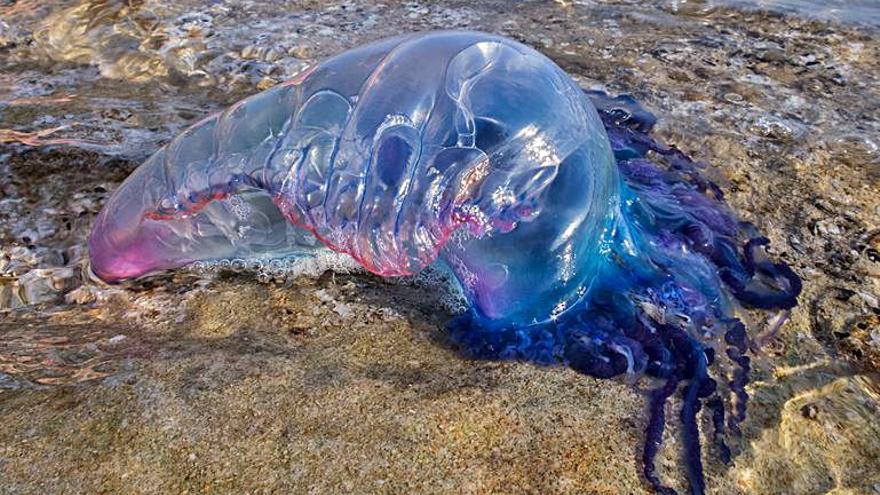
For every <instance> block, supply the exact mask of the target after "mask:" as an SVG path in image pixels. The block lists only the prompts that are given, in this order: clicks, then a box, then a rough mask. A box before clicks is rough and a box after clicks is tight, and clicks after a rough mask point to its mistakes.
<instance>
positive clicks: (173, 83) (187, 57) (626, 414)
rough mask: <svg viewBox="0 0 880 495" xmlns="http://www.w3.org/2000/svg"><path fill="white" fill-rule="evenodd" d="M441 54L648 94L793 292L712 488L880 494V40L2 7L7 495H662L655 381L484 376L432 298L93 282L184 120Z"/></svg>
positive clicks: (562, 24)
mask: <svg viewBox="0 0 880 495" xmlns="http://www.w3.org/2000/svg"><path fill="white" fill-rule="evenodd" d="M425 29H479V30H485V31H491V32H498V33H501V34H505V35H507V36H511V37H513V38H516V39H518V40H520V41H522V42H525V43H528V44H530V45H532V46H535V47H536V48H538V49H540V50H541V51H542V52H544V53H546V54H547V55H548V56H550V57H551V58H553V59H554V60H555V61H556V62H557V63H559V64H560V65H561V66H562V67H563V68H565V69H566V70H567V71H569V73H571V74H573V75H574V76H576V77H577V79H578V81H579V82H580V83H581V84H582V85H583V86H585V87H599V88H605V89H606V90H608V91H610V92H629V93H632V94H634V95H635V96H636V97H637V98H638V99H639V100H640V101H643V102H645V103H646V104H647V105H648V106H649V107H650V108H651V109H652V110H654V111H655V112H656V113H657V114H658V116H659V117H660V119H661V121H660V126H659V129H658V132H659V134H660V135H661V136H662V139H663V140H664V141H666V142H669V143H675V144H676V145H677V146H679V147H680V148H682V149H683V150H685V151H686V152H687V153H689V154H690V155H692V156H694V157H696V158H698V159H700V160H703V161H706V162H709V163H711V164H713V165H714V167H713V169H712V170H711V172H710V173H711V174H712V176H713V178H714V179H716V180H717V181H718V182H719V183H720V184H721V186H722V188H723V189H724V190H725V192H726V193H727V195H728V200H729V201H730V203H731V204H732V206H733V207H734V209H735V210H737V211H738V212H739V213H740V214H741V215H742V217H743V218H744V219H746V220H749V221H752V222H753V223H755V224H757V225H758V226H759V227H760V228H761V230H762V231H764V232H766V233H768V235H769V236H770V237H771V239H772V241H773V245H772V249H773V251H774V253H775V255H776V256H778V257H780V258H782V259H785V260H786V261H787V262H788V263H789V264H791V266H792V267H793V268H794V269H795V270H796V271H797V272H798V274H799V275H800V276H801V277H803V279H804V281H805V284H804V293H803V295H802V296H801V304H800V306H798V307H797V308H796V309H795V310H794V312H793V313H792V315H791V320H790V321H789V322H788V323H787V324H786V325H785V326H784V327H783V328H782V329H781V331H780V333H779V335H778V337H777V338H776V339H775V340H773V341H772V342H771V343H769V344H767V345H766V346H765V347H764V348H763V353H762V355H760V356H759V357H757V359H756V365H755V367H756V370H755V372H754V374H753V382H752V384H751V386H750V388H749V391H750V394H751V395H752V397H753V400H752V402H751V403H750V409H749V419H748V420H747V421H746V423H745V424H744V425H743V436H742V437H741V438H739V439H731V443H732V446H733V448H734V460H733V463H732V464H731V465H730V466H725V465H723V464H721V463H720V462H719V461H718V460H717V455H716V454H717V453H716V452H713V451H712V449H707V452H706V465H707V470H708V480H707V481H708V485H709V491H710V493H718V494H721V493H723V494H729V493H744V494H746V493H748V494H751V493H760V494H776V493H778V494H813V493H816V494H819V493H828V492H833V493H839V494H864V493H867V494H870V493H880V440H878V438H880V405H878V404H880V402H878V401H880V385H878V383H880V381H878V378H877V376H878V371H880V225H878V223H877V218H880V191H878V187H880V151H878V139H880V138H878V136H880V132H878V131H880V122H878V120H877V118H876V116H877V115H878V110H880V90H878V88H880V85H878V80H877V79H878V75H880V70H878V68H880V43H878V41H877V40H878V33H877V31H876V30H873V31H872V30H871V29H870V28H855V27H846V26H842V25H833V24H823V23H820V22H817V21H807V20H798V19H795V18H791V17H782V16H779V15H775V14H771V13H766V12H764V13H762V12H743V11H738V10H731V9H728V8H721V7H714V6H711V5H707V4H705V3H701V2H681V1H659V2H653V3H645V2H624V1H609V2H590V1H583V2H578V1H566V2H563V1H559V2H552V3H551V2H518V3H517V4H516V6H515V8H512V7H511V6H510V4H509V3H507V2H501V1H489V2H393V1H392V2H386V3H382V4H378V3H373V2H363V3H358V2H332V1H293V2H249V1H232V0H223V1H219V2H211V3H209V4H208V3H206V5H201V4H200V3H198V2H193V1H190V0H182V1H175V2H167V1H165V0H140V1H130V2H113V1H98V0H95V1H89V2H71V1H68V2H40V1H36V0H18V1H15V0H13V1H12V2H8V1H7V2H2V3H0V308H2V309H0V473H2V476H0V492H2V493H90V492H101V493H201V492H212V493H245V492H250V493H590V494H593V493H595V494H604V493H607V494H617V493H643V492H644V491H645V488H644V484H643V483H642V481H641V480H640V479H639V475H638V460H637V459H638V458H639V455H640V453H639V445H640V442H641V438H642V431H643V429H644V426H645V424H644V418H645V416H644V414H643V408H644V401H643V395H642V394H641V393H640V392H639V387H646V386H649V385H650V384H647V383H644V384H639V386H638V387H633V386H630V385H628V384H625V383H618V382H611V381H596V380H593V379H590V378H587V377H583V376H579V375H577V374H576V373H574V372H572V371H570V370H565V369H554V368H549V369H548V368H537V367H534V366H530V365H526V364H518V363H487V362H474V361H469V360H465V359H463V358H462V357H460V356H459V355H458V354H457V353H456V352H455V349H453V348H451V347H450V346H449V344H448V342H447V339H446V337H445V334H444V331H443V324H444V322H445V321H446V319H448V318H449V316H450V314H451V313H450V308H449V307H448V306H449V305H448V304H447V303H446V302H445V301H444V300H443V298H442V297H441V296H440V295H439V294H438V291H437V290H436V287H435V286H433V285H431V284H427V283H425V282H420V283H415V282H404V283H397V282H389V281H383V280H379V279H377V278H375V277H372V276H368V275H363V274H348V275H344V274H341V275H337V274H331V273H329V272H328V273H326V274H325V275H323V276H321V277H319V278H311V279H304V278H300V279H293V278H291V277H286V276H284V275H283V274H280V273H279V274H275V275H273V276H272V277H266V276H263V277H260V278H261V280H258V277H256V276H254V275H252V274H248V273H238V274H236V273H230V272H224V273H219V274H218V273H179V274H176V275H171V276H165V277H160V278H157V279H154V280H149V281H146V282H142V283H139V284H137V285H134V286H132V287H130V288H127V289H122V288H107V287H104V286H99V285H95V284H94V283H93V282H89V281H87V279H86V278H85V277H84V276H83V269H82V268H83V262H84V259H85V253H84V249H85V248H84V238H85V235H86V233H87V231H88V226H89V223H90V221H91V219H92V218H93V216H94V215H95V214H96V213H97V211H98V210H99V208H100V206H101V204H102V202H103V201H104V200H105V199H106V198H107V197H108V194H109V192H110V191H112V190H113V188H114V187H115V186H116V185H118V183H119V182H120V181H121V180H122V179H123V178H124V177H125V176H126V175H127V174H128V173H129V172H130V171H131V170H133V168H134V167H135V166H136V165H137V164H138V163H139V162H140V161H141V160H143V159H144V158H145V157H146V156H148V155H149V154H150V153H151V152H152V151H153V150H155V148H156V147H157V146H158V145H160V144H161V143H163V142H165V141H167V140H168V139H169V138H170V137H171V136H172V135H173V134H175V133H176V132H178V131H179V130H181V129H182V128H183V127H184V126H186V125H187V124H188V123H191V122H193V121H195V120H198V119H199V118H201V117H203V116H205V115H207V114H209V113H211V112H213V111H216V110H218V109H220V108H223V107H224V106H225V105H228V104H229V103H231V102H233V101H235V100H237V99H239V98H241V97H242V96H244V95H246V94H250V93H253V92H255V91H257V90H258V89H261V88H265V87H268V86H271V85H272V84H274V83H276V82H279V81H282V80H284V79H286V78H289V77H291V76H293V75H295V74H296V73H297V72H298V71H300V70H302V69H303V68H304V67H306V66H307V65H308V64H309V63H311V62H313V61H316V60H319V59H321V58H323V57H325V56H328V55H331V54H333V53H336V52H339V51H341V50H343V49H346V48H350V47H353V46H355V45H358V44H361V43H363V42H366V41H370V40H373V39H377V38H380V37H384V36H388V35H393V34H397V33H400V32H405V31H413V30H425ZM267 278H271V279H272V280H270V281H266V279H267ZM752 320H753V325H752V326H753V329H754V331H756V332H758V331H760V330H761V329H762V327H763V326H764V325H766V324H767V322H765V321H763V320H761V319H760V318H759V317H757V316H754V317H753V318H752ZM672 414H673V413H672V411H670V415H672ZM666 441H667V445H668V446H670V448H668V449H667V453H666V455H665V457H664V458H663V459H662V460H661V462H660V470H661V472H662V473H663V475H664V476H665V477H666V478H667V479H670V480H672V481H673V482H676V480H677V482H676V484H677V486H680V487H681V486H683V485H682V484H681V481H682V480H680V479H679V476H680V470H679V469H678V467H677V466H678V462H679V461H678V459H676V458H675V454H674V452H675V451H676V449H675V447H674V442H676V431H675V430H674V429H673V430H672V431H671V432H670V433H669V436H668V438H667V440H666Z"/></svg>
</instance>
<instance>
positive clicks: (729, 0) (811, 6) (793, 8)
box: [716, 0, 880, 27]
mask: <svg viewBox="0 0 880 495" xmlns="http://www.w3.org/2000/svg"><path fill="white" fill-rule="evenodd" d="M716 3H718V4H721V5H731V6H735V7H740V8H755V9H767V10H771V11H776V12H783V13H786V14H791V15H795V16H802V17H808V18H813V19H819V20H824V21H839V22H845V23H849V24H861V25H866V26H873V27H880V3H878V2H876V1H874V0H717V1H716Z"/></svg>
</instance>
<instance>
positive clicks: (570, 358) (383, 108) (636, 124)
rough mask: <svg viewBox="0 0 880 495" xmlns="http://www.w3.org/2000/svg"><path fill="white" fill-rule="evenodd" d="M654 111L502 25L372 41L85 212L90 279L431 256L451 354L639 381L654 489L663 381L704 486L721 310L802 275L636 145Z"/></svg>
mask: <svg viewBox="0 0 880 495" xmlns="http://www.w3.org/2000/svg"><path fill="white" fill-rule="evenodd" d="M597 108H598V111H597ZM655 120H656V119H655V118H654V116H653V115H651V114H650V113H648V112H647V111H645V110H644V109H643V108H641V107H640V106H639V105H638V104H637V103H636V102H635V101H634V100H632V99H631V98H628V97H618V98H611V97H608V96H607V95H604V94H602V93H598V92H587V93H585V92H584V91H582V90H581V89H580V88H579V87H578V86H577V85H576V84H575V83H574V82H573V81H572V79H571V78H570V77H569V76H568V75H567V74H565V72H563V71H562V70H561V69H560V68H559V67H557V66H556V65H555V64H554V63H553V62H552V61H550V60H549V59H547V58H546V57H544V56H543V55H541V54H540V53H538V52H536V51H534V50H532V49H531V48H528V47H526V46H524V45H521V44H519V43H516V42H514V41H512V40H509V39H506V38H503V37H499V36H494V35H490V34H485V33H474V32H439V33H425V34H417V35H411V36H401V37H397V38H392V39H388V40H382V41H379V42H377V43H374V44H371V45H367V46H365V47H362V48H358V49H355V50H352V51H349V52H345V53H343V54H341V55H338V56H336V57H333V58H331V59H329V60H327V61H326V62H323V63H321V64H319V65H317V66H316V67H314V68H313V69H312V70H310V71H308V72H307V73H305V74H303V75H302V76H301V77H299V78H297V79H296V80H294V81H290V82H288V83H285V84H282V85H279V86H276V87H275V88H272V89H269V90H267V91H264V92H263V93H260V94H257V95H255V96H253V97H251V98H248V99H246V100H244V101H242V102H240V103H238V104H236V105H234V106H233V107H231V108H230V109H228V110H226V111H225V112H223V113H221V114H219V115H215V116H212V117H209V118H208V119H205V120H204V121H202V122H200V123H197V124H195V125H194V126H192V127H191V128H190V129H188V130H187V131H185V132H184V133H183V134H182V135H180V136H178V137H177V138H175V139H174V140H172V141H171V143H169V144H168V145H167V146H166V147H164V148H162V149H161V150H159V151H158V152H157V153H156V154H155V155H154V156H153V157H151V158H150V159H149V160H148V161H147V162H146V163H144V164H143V165H142V166H141V167H140V168H139V169H138V170H137V171H135V172H134V173H133V174H132V176H131V177H129V178H128V179H127V180H126V181H125V182H124V183H123V184H122V186H120V188H119V189H118V190H117V191H116V192H115V193H114V195H113V197H112V198H111V199H110V201H109V202H108V203H107V205H106V206H105V208H104V210H103V211H102V212H101V214H100V215H99V217H98V219H97V220H96V223H95V226H94V229H93V232H92V235H91V237H90V240H89V249H90V258H91V263H92V268H93V270H94V272H95V273H96V274H97V275H98V276H99V277H101V278H103V279H104V280H107V281H118V280H124V279H129V278H135V277H140V276H143V275H145V274H149V273H154V272H157V271H161V270H166V269H170V268H175V267H179V266H183V265H186V264H189V263H193V262H196V261H202V260H219V259H228V258H247V259H261V258H279V257H288V258H290V257H306V256H314V255H315V254H316V253H317V252H319V250H321V249H325V248H322V246H326V247H329V248H330V249H333V250H336V251H339V252H343V253H347V254H349V255H351V256H352V257H353V258H354V259H356V260H357V261H358V262H360V263H361V264H362V265H363V266H364V267H365V268H366V269H368V270H370V271H372V272H374V273H376V274H379V275H382V276H395V275H407V274H413V273H417V272H419V271H420V270H422V269H423V268H425V267H427V266H429V265H436V266H441V267H445V268H447V269H449V270H450V271H451V273H452V274H453V275H454V278H455V279H456V280H457V281H458V283H459V284H460V287H461V290H462V292H463V293H464V295H465V296H466V297H467V299H468V301H469V303H470V305H471V308H470V310H468V311H467V312H466V313H465V314H463V315H461V316H460V317H458V318H456V319H455V320H454V321H453V322H452V323H451V324H450V331H451V336H452V338H453V340H454V341H455V342H457V343H458V344H460V346H461V347H462V349H463V350H464V351H465V352H466V353H467V354H469V355H471V356H474V357H479V358H488V359H521V360H527V361H531V362H536V363H541V364H565V365H568V366H571V367H572V368H574V369H576V370H578V371H580V372H582V373H585V374H589V375H593V376H597V377H602V378H609V377H615V376H629V377H630V378H634V377H639V376H643V375H647V376H650V377H654V378H656V379H657V380H658V383H659V384H660V385H659V386H657V387H656V388H654V389H653V390H652V391H651V392H650V400H649V404H650V414H649V420H648V427H647V432H646V441H645V447H644V451H643V452H644V454H643V466H644V475H645V478H646V480H647V481H648V483H650V485H651V486H652V487H653V488H654V489H655V490H656V491H658V492H661V493H674V492H673V490H672V489H671V488H668V487H666V486H664V485H663V484H662V482H661V480H660V479H659V477H658V476H657V474H656V472H655V469H654V458H655V456H656V454H657V451H658V449H659V448H660V443H661V439H662V433H663V428H664V425H665V423H666V420H665V417H664V411H665V405H666V403H667V402H668V401H669V399H670V398H671V397H672V396H673V394H675V393H676V392H677V391H678V390H681V400H680V403H681V409H680V413H679V416H680V421H681V424H682V427H683V428H682V432H683V448H682V450H683V453H684V457H685V464H686V466H687V472H688V477H689V480H690V488H691V492H692V493H702V492H703V491H704V481H703V473H702V460H701V452H700V450H701V446H700V441H699V430H698V423H697V414H698V412H699V411H700V409H701V408H702V407H703V406H704V405H705V406H706V408H707V410H708V412H709V413H710V415H711V419H712V423H713V425H714V431H713V438H714V441H715V443H716V444H717V446H718V449H719V452H720V455H721V456H722V459H724V460H728V459H729V456H730V454H729V450H728V448H727V446H726V445H725V443H724V440H723V439H724V437H725V435H726V433H727V432H728V431H729V432H733V433H736V432H737V431H738V425H739V423H740V422H741V421H742V420H743V419H744V417H745V406H746V399H747V395H746V392H745V389H744V387H745V385H746V383H747V380H748V371H749V364H750V363H749V357H748V355H747V353H748V351H749V345H750V343H749V337H748V335H747V332H746V329H745V326H744V325H743V324H742V322H740V321H739V320H738V319H737V317H736V314H737V310H738V308H739V307H740V305H744V306H747V307H755V308H762V309H776V308H778V309H787V308H790V307H792V306H794V305H795V302H796V301H795V299H796V297H797V295H798V293H799V291H800V281H799V279H798V278H797V277H796V276H795V274H794V273H793V272H792V271H791V270H790V269H789V268H788V267H787V266H786V265H784V264H780V263H774V262H772V261H769V260H768V259H767V257H766V255H765V254H764V251H763V248H764V246H766V244H767V242H768V241H767V239H766V238H764V237H761V236H760V235H759V234H758V233H757V231H756V229H755V228H754V227H752V226H750V225H747V224H743V223H741V222H739V221H738V220H737V219H736V217H735V216H734V215H733V213H732V212H731V211H730V210H729V209H728V208H727V207H726V206H725V204H724V201H723V196H722V194H721V191H720V190H719V188H718V187H717V186H716V185H715V184H713V183H712V182H710V181H708V180H706V179H705V178H704V177H703V175H702V174H701V168H702V167H703V166H702V165H700V164H697V163H694V162H693V161H691V160H690V159H689V158H688V157H686V156H685V155H684V154H682V153H681V152H680V151H678V150H676V149H675V148H672V147H667V146H664V145H662V144H660V143H658V142H657V141H656V140H654V139H653V138H652V137H651V135H650V131H651V127H652V126H653V124H654V122H655ZM716 360H724V361H726V362H729V363H730V365H727V366H718V365H715V364H714V363H715V361H716ZM710 369H711V370H712V372H711V374H712V375H714V376H715V377H714V378H713V377H710ZM727 375H729V376H727ZM719 385H720V386H719ZM729 410H732V413H728V412H727V411H729Z"/></svg>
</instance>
